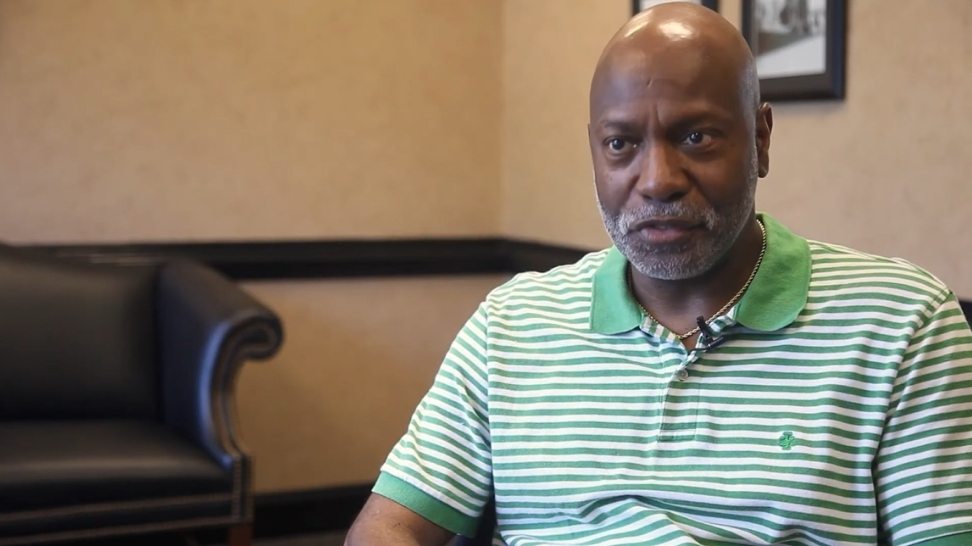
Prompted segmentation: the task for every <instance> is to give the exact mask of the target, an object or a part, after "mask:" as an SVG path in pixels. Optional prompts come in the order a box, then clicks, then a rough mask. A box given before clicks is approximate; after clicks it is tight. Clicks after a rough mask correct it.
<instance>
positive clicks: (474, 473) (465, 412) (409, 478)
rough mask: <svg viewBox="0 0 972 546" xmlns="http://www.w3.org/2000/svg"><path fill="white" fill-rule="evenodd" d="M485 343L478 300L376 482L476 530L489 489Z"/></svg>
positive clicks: (413, 504)
mask: <svg viewBox="0 0 972 546" xmlns="http://www.w3.org/2000/svg"><path fill="white" fill-rule="evenodd" d="M486 348H487V338H486V311H485V306H484V305H480V307H479V309H478V310H477V311H476V313H475V314H474V315H473V316H472V317H471V318H470V319H469V320H468V321H467V322H466V324H465V325H464V326H463V328H462V330H460V332H459V334H458V335H457V336H456V339H455V340H454V341H453V342H452V346H451V347H450V348H449V351H448V353H447V354H446V357H445V359H444V360H443V363H442V366H441V367H440V369H439V372H438V374H437V375H436V378H435V381H434V383H433V384H432V387H431V389H430V390H429V392H428V393H427V394H426V395H425V397H424V398H423V399H422V401H421V402H420V403H419V405H418V408H416V410H415V413H414V415H413V416H412V420H411V422H410V423H409V426H408V430H407V431H406V433H405V435H404V436H403V437H402V438H401V440H399V442H398V444H397V445H396V446H395V447H394V449H393V450H392V452H391V454H390V455H389V456H388V459H387V460H386V461H385V464H384V465H383V466H382V468H381V475H380V476H379V478H378V481H377V483H376V484H375V487H374V492H375V493H377V494H379V495H381V496H383V497H387V498H389V499H391V500H393V501H395V502H397V503H399V504H401V505H403V506H405V507H407V508H409V509H410V510H412V511H414V512H416V513H418V514H419V515H421V516H423V517H425V518H426V519H428V520H430V521H432V522H433V523H435V524H437V525H439V526H441V527H444V528H445V529H448V530H450V531H452V532H454V533H458V534H463V535H467V536H471V535H472V534H474V533H475V530H476V525H477V523H478V520H479V516H480V514H481V513H482V511H483V507H484V506H485V505H486V503H487V502H488V500H489V497H490V496H491V494H492V466H491V455H490V437H489V426H488V422H489V418H488V411H487V388H486V386H487V379H486Z"/></svg>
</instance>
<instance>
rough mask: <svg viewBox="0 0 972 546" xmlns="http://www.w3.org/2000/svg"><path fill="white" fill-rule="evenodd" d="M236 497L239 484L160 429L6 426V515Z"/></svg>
mask: <svg viewBox="0 0 972 546" xmlns="http://www.w3.org/2000/svg"><path fill="white" fill-rule="evenodd" d="M231 490H232V476H230V475H228V473H227V472H226V471H224V470H223V469H222V468H220V466H219V465H217V464H216V462H215V461H213V460H212V459H211V458H210V457H209V456H208V455H207V454H206V453H205V452H203V451H202V450H201V449H198V448H196V447H194V446H193V445H192V444H190V443H189V442H188V441H186V440H184V439H183V438H181V437H180V436H179V435H178V434H176V433H175V432H173V431H172V430H170V429H169V428H168V427H166V426H164V425H162V424H159V423H154V422H147V421H146V422H143V421H134V420H97V421H83V420H78V421H68V420H65V421H29V420H28V421H0V514H6V515H13V514H15V513H17V512H25V511H30V510H38V509H52V508H57V507H59V506H78V505H84V504H95V503H109V502H118V501H136V500H143V499H157V498H160V497H190V496H205V495H207V494H213V493H229V492H230V491H231ZM210 498H213V495H210Z"/></svg>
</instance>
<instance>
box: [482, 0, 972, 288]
mask: <svg viewBox="0 0 972 546" xmlns="http://www.w3.org/2000/svg"><path fill="white" fill-rule="evenodd" d="M849 4H850V10H849V17H848V27H849V31H848V42H847V44H848V50H847V98H846V100H844V101H841V102H825V103H779V104H777V105H776V108H775V121H776V125H775V129H774V139H773V145H772V150H771V157H772V168H771V170H770V177H769V178H767V179H766V180H764V181H763V182H762V183H761V189H760V192H759V195H758V206H759V208H760V209H762V210H766V211H769V212H771V213H772V214H774V215H775V216H776V217H777V218H779V219H781V220H783V221H784V222H786V223H787V224H789V225H790V226H791V227H792V228H793V229H794V230H796V231H797V232H799V233H801V234H803V235H805V236H808V237H811V238H816V239H822V240H827V241H830V242H836V243H841V244H846V245H849V246H853V247H856V248H859V249H861V250H864V251H869V252H875V253H879V254H886V255H895V256H902V257H905V258H908V259H911V260H913V261H915V262H916V263H918V264H920V265H922V266H924V267H926V268H928V269H930V270H931V271H933V272H934V273H936V274H937V275H938V276H940V277H941V278H942V279H943V280H945V281H946V282H947V283H948V284H949V285H951V286H952V288H953V289H954V290H955V291H956V292H957V293H958V294H959V295H960V296H963V297H965V298H972V253H970V252H969V249H970V248H972V243H970V241H972V212H970V209H972V184H969V183H968V182H967V180H966V176H967V173H969V172H972V153H968V148H969V143H970V142H972V124H970V123H968V120H970V119H972V101H970V100H969V97H972V70H970V69H969V59H972V33H970V32H969V29H970V28H972V2H969V1H968V0H934V1H930V0H895V1H894V2H888V1H887V0H853V1H852V2H849ZM506 5H507V9H506V11H505V13H504V16H503V22H504V24H505V28H504V42H503V43H504V47H505V49H504V58H503V65H502V66H503V106H504V120H503V142H502V150H503V163H502V172H503V194H502V199H503V201H502V206H501V208H500V210H501V213H502V218H503V219H502V227H503V230H504V232H505V233H507V234H510V235H515V236H518V237H523V238H527V239H536V240H541V241H550V242H558V243H566V244H580V245H586V246H600V245H603V244H606V242H607V239H606V238H605V236H604V235H603V233H602V229H601V225H600V220H599V218H598V217H597V211H596V208H595V204H594V198H593V190H592V187H591V182H590V180H591V174H590V167H589V164H588V161H589V157H588V154H589V151H588V147H587V141H586V137H585V135H584V130H585V124H586V122H587V102H586V101H587V95H586V91H587V86H588V84H589V81H590V74H591V70H592V69H593V65H594V63H595V62H596V59H597V55H598V54H599V53H600V48H601V47H602V45H603V42H604V41H605V40H606V39H607V38H608V37H609V36H610V35H611V33H612V32H613V30H615V29H616V27H617V26H619V25H620V24H621V23H622V22H623V21H624V18H625V17H626V16H627V15H628V11H627V10H628V9H629V5H630V2H628V1H626V0H612V1H610V2H605V1H598V0H570V1H563V0H508V1H507V4H506ZM565 5H566V6H569V7H570V9H569V10H565V9H564V6H565ZM721 9H722V12H723V13H724V14H725V15H726V16H727V18H729V19H730V20H733V21H734V22H736V23H738V20H739V12H740V9H741V8H740V2H739V0H722V2H721Z"/></svg>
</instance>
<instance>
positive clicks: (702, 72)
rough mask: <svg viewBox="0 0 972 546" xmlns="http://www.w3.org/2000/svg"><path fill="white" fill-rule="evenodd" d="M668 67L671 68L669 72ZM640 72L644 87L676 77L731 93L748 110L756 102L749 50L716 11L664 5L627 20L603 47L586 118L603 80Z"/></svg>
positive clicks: (685, 4) (598, 98) (597, 106)
mask: <svg viewBox="0 0 972 546" xmlns="http://www.w3.org/2000/svg"><path fill="white" fill-rule="evenodd" d="M670 69H674V71H673V70H670ZM632 72H640V73H641V76H642V77H643V78H644V80H645V81H644V83H645V85H646V86H651V85H663V84H665V83H666V80H667V79H677V80H679V81H680V82H681V83H684V84H687V85H688V88H689V89H693V88H696V87H698V86H700V85H707V86H715V87H716V90H717V91H718V92H721V93H731V94H732V95H733V96H734V98H736V99H738V100H739V105H740V106H741V107H742V108H744V109H745V110H746V111H747V113H749V114H751V115H750V116H748V117H753V116H752V115H753V114H755V113H756V109H757V108H758V106H759V84H758V79H757V76H756V69H755V62H754V60H753V56H752V52H751V51H750V49H749V46H748V44H746V41H745V39H743V37H742V35H741V34H740V33H739V31H738V30H736V28H735V27H734V26H732V24H730V23H729V22H728V21H726V20H725V19H724V18H723V17H722V16H720V15H719V14H718V13H716V12H714V11H712V10H710V9H708V8H705V7H702V6H700V5H698V4H692V3H688V2H678V3H667V4H661V5H658V6H655V7H653V8H650V9H648V10H645V11H643V12H641V13H639V14H638V15H636V16H634V17H633V18H632V19H630V20H629V21H628V22H627V23H625V25H624V26H622V27H621V29H620V30H618V32H617V33H616V34H615V35H614V36H613V37H612V38H611V40H610V41H609V42H608V44H607V46H605V48H604V51H603V53H602V54H601V58H600V60H599V61H598V63H597V68H596V69H595V71H594V77H593V79H592V81H591V116H592V120H593V119H594V113H595V109H597V110H600V109H602V108H603V107H604V106H605V105H604V104H599V103H600V102H601V101H603V100H604V99H606V98H607V99H610V97H604V96H603V93H602V91H603V89H604V86H605V83H606V82H607V81H608V80H610V79H612V78H614V77H617V76H618V75H619V74H621V75H624V74H627V75H629V76H630V75H632Z"/></svg>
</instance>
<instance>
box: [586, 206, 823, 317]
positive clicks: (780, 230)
mask: <svg viewBox="0 0 972 546" xmlns="http://www.w3.org/2000/svg"><path fill="white" fill-rule="evenodd" d="M757 216H758V217H759V218H760V219H761V220H762V221H763V225H764V226H765V227H766V255H765V256H763V263H762V264H761V265H760V266H759V271H757V272H756V277H755V278H754V279H753V283H752V284H751V285H750V286H749V289H748V290H746V293H745V294H743V297H742V299H740V300H739V303H737V304H736V307H735V308H736V312H735V319H736V321H737V322H738V323H740V324H742V325H743V326H745V327H747V328H750V329H753V330H760V331H764V332H770V331H773V330H779V329H780V328H783V327H784V326H786V325H788V324H790V323H791V322H793V320H794V319H795V318H796V316H797V315H798V314H799V313H800V311H801V310H802V309H803V307H804V305H806V303H807V291H808V288H809V285H810V247H809V245H808V244H807V241H806V239H803V238H802V237H799V236H797V235H794V234H793V233H792V232H791V231H790V230H788V229H786V227H785V226H783V224H780V223H779V222H777V221H776V220H774V219H773V218H772V217H770V216H769V215H767V214H763V213H760V214H758V215H757ZM627 269H628V261H627V260H626V259H625V257H624V256H623V255H622V254H621V252H620V251H618V249H617V248H616V247H612V248H611V249H610V250H609V251H608V255H607V257H606V258H605V259H604V263H602V264H601V266H600V267H599V268H598V270H597V272H596V273H595V274H594V285H593V287H592V294H591V319H590V325H591V329H592V330H594V331H595V332H598V333H601V334H619V333H621V332H627V331H629V330H633V329H635V328H637V327H638V326H640V325H641V321H642V318H643V317H642V313H641V307H640V306H639V305H638V302H637V301H636V300H635V299H634V297H633V296H632V295H631V293H630V292H629V290H628V282H627Z"/></svg>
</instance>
